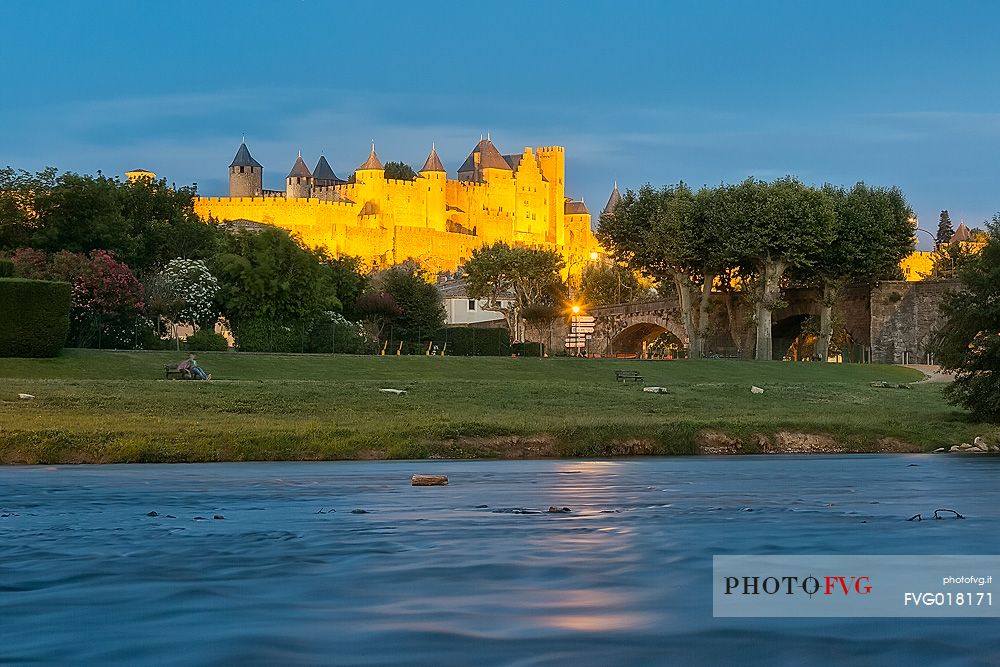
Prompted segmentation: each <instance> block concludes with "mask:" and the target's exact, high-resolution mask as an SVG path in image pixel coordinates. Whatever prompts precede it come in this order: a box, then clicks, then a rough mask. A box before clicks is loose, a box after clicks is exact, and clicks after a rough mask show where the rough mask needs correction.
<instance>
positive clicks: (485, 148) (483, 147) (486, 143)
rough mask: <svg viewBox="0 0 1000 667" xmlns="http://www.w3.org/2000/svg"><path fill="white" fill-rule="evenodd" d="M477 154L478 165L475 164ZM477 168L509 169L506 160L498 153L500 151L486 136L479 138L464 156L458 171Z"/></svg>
mask: <svg viewBox="0 0 1000 667" xmlns="http://www.w3.org/2000/svg"><path fill="white" fill-rule="evenodd" d="M477 154H478V155H479V164H478V165H477V164H476V155H477ZM477 169H506V170H507V171H511V168H510V165H509V164H507V160H504V159H503V155H501V154H500V151H498V150H497V147H496V146H494V145H493V142H492V141H490V140H489V139H488V138H487V139H480V140H479V143H478V144H476V147H475V148H473V149H472V152H471V153H469V157H467V158H465V162H463V163H462V166H461V167H459V168H458V170H459V171H460V172H469V171H476V170H477Z"/></svg>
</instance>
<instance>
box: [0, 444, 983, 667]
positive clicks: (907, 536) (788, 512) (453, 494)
mask: <svg viewBox="0 0 1000 667" xmlns="http://www.w3.org/2000/svg"><path fill="white" fill-rule="evenodd" d="M911 464H916V465H911ZM413 472H421V473H443V474H447V475H448V476H449V477H450V479H451V485H450V486H448V487H429V488H413V487H411V486H410V485H409V475H410V474H411V473H413ZM998 479H1000V459H997V458H955V457H946V456H937V457H928V456H924V457H915V456H914V457H907V456H885V457H882V456H851V457H801V458H800V457H787V458H780V457H767V458H750V457H745V458H673V459H655V460H648V459H647V460H628V461H614V462H609V461H600V462H591V461H520V462H442V461H428V462H415V463H414V462H407V463H397V462H391V463H390V462H371V463H369V462H365V463H278V464H274V463H260V464H254V463H243V464H215V465H174V466H167V465H159V466H103V467H34V468H0V508H2V510H0V514H2V515H3V516H2V518H0V536H2V542H0V663H33V662H34V663H63V664H66V663H76V664H82V663H88V664H113V663H117V664H200V665H233V664H242V665H252V664H282V665H291V664H343V665H348V664H350V665H377V664H406V665H411V664H430V665H567V664H568V665H573V666H574V667H581V666H583V665H642V664H649V665H659V664H677V665H687V664H714V665H724V664H760V665H804V664H831V663H833V662H837V663H840V664H884V665H889V664H908V663H917V662H920V663H922V664H924V665H932V664H933V665H938V664H949V665H972V664H984V665H985V664H1000V627H998V624H997V622H996V620H995V619H993V620H989V619H974V620H964V621H959V620H954V621H953V620H930V619H928V620H906V621H902V620H900V621H895V620H877V619H863V620H858V621H853V620H844V619H829V620H822V619H791V620H789V619H773V620H772V619H713V618H712V608H711V562H712V555H713V554H737V553H773V552H785V553H947V554H961V553H968V554H975V553H987V554H1000V491H998V483H997V482H998ZM550 505H555V506H567V507H570V508H571V509H572V512H571V513H569V514H533V513H528V514H515V513H509V512H498V511H496V510H501V509H505V508H506V509H509V508H534V509H547V508H548V507H549V506H550ZM936 507H954V508H956V509H958V510H959V511H960V512H962V513H963V514H965V515H966V516H967V517H968V519H967V520H965V521H956V520H952V521H924V522H921V523H917V522H906V521H905V520H904V519H905V518H906V517H909V516H911V515H913V514H915V513H917V512H924V513H925V514H926V513H928V512H929V511H932V510H933V509H934V508H936ZM354 509H363V510H367V512H368V513H367V514H360V513H358V514H354V513H352V510H354ZM148 512H157V513H158V514H159V515H160V516H157V517H148V516H146V514H147V513H148ZM166 515H173V516H174V517H176V518H168V517H167V516H166ZM215 515H220V516H224V517H225V518H224V519H213V517H214V516H215ZM195 517H205V520H199V519H196V518H195Z"/></svg>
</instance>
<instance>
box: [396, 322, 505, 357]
mask: <svg viewBox="0 0 1000 667" xmlns="http://www.w3.org/2000/svg"><path fill="white" fill-rule="evenodd" d="M420 338H421V340H419V341H405V342H404V343H403V350H402V352H403V354H426V353H427V347H428V344H429V345H430V346H431V348H433V346H434V345H437V346H438V349H439V350H440V349H444V351H445V354H446V355H447V356H450V357H495V356H501V357H509V356H510V351H511V346H510V332H508V331H507V329H503V328H496V329H477V328H475V327H442V328H441V329H438V330H437V331H434V332H431V333H430V334H426V335H423V336H421V337H420ZM398 348H399V341H398V340H390V341H389V345H388V347H387V353H389V352H392V353H395V351H396V350H397V349H398Z"/></svg>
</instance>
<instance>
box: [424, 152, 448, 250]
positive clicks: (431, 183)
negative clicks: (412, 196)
mask: <svg viewBox="0 0 1000 667" xmlns="http://www.w3.org/2000/svg"><path fill="white" fill-rule="evenodd" d="M419 173H420V178H423V179H424V180H426V181H427V199H426V200H425V201H426V204H425V207H426V208H425V209H424V219H425V220H426V221H427V226H428V227H430V228H431V229H436V230H438V231H440V232H443V231H446V225H447V223H446V222H445V214H446V213H447V208H448V207H447V204H446V202H445V186H446V180H447V178H448V174H447V173H446V172H445V170H444V165H443V164H441V158H439V157H438V154H437V149H435V148H434V146H433V144H432V145H431V152H430V154H429V155H428V156H427V159H426V160H425V161H424V166H423V167H421V169H420V172H419Z"/></svg>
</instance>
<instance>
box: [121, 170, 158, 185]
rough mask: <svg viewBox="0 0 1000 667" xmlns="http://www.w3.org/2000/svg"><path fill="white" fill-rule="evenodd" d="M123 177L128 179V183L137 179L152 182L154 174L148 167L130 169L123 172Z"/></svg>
mask: <svg viewBox="0 0 1000 667" xmlns="http://www.w3.org/2000/svg"><path fill="white" fill-rule="evenodd" d="M125 178H127V179H128V182H129V183H138V182H139V181H147V182H149V183H152V182H153V181H155V180H156V174H154V173H153V172H151V171H149V170H148V169H132V170H131V171H126V172H125Z"/></svg>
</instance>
